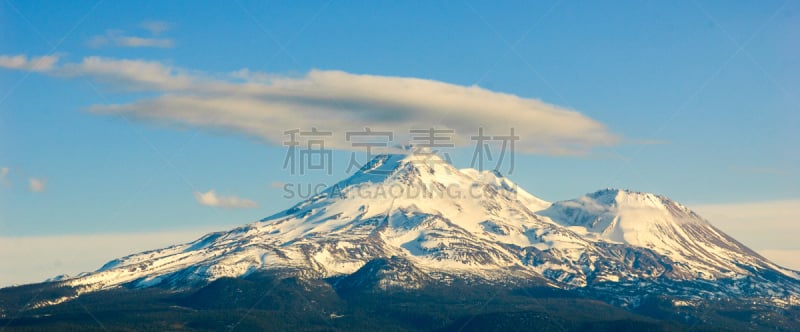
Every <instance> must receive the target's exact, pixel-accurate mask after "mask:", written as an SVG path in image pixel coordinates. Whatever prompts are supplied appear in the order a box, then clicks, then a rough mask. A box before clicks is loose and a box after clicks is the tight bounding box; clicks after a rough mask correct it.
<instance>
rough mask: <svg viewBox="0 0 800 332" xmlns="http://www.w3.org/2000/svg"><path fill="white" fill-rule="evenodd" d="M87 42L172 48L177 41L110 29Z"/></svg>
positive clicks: (93, 45)
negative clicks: (128, 33)
mask: <svg viewBox="0 0 800 332" xmlns="http://www.w3.org/2000/svg"><path fill="white" fill-rule="evenodd" d="M87 44H88V45H89V46H90V47H95V48H98V47H105V46H117V47H157V48H172V47H174V46H175V42H174V41H173V40H172V39H169V38H151V37H138V36H129V35H125V34H124V32H122V31H119V30H108V31H106V34H105V35H101V36H94V37H92V38H91V39H89V41H88V42H87Z"/></svg>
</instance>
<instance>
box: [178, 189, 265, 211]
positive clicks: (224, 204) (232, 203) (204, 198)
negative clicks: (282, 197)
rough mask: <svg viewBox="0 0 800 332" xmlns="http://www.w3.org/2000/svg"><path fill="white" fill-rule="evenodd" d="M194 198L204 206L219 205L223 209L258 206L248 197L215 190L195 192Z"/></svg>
mask: <svg viewBox="0 0 800 332" xmlns="http://www.w3.org/2000/svg"><path fill="white" fill-rule="evenodd" d="M194 198H195V200H197V203H200V204H201V205H205V206H213V207H221V208H225V209H248V208H256V207H258V203H256V202H254V201H251V200H249V199H244V198H239V197H236V196H234V195H230V196H222V195H217V192H216V191H214V190H213V189H212V190H209V191H207V192H204V193H203V192H195V193H194Z"/></svg>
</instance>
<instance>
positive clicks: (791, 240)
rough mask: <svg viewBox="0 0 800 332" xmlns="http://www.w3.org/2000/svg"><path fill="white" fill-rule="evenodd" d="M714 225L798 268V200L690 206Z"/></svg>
mask: <svg viewBox="0 0 800 332" xmlns="http://www.w3.org/2000/svg"><path fill="white" fill-rule="evenodd" d="M692 209H693V210H694V211H697V213H699V214H700V215H701V216H703V217H704V218H706V219H708V220H709V221H710V222H711V223H712V224H714V226H717V227H719V228H720V229H721V230H723V231H724V232H725V233H728V234H729V235H731V236H732V237H733V238H735V239H737V240H739V241H741V242H742V243H744V244H746V245H747V246H749V247H751V248H753V249H754V250H756V251H758V252H759V253H761V254H762V255H764V256H765V257H767V258H769V259H771V260H773V261H775V262H776V263H779V264H783V265H784V266H787V267H790V268H795V269H800V254H798V255H794V256H792V255H790V253H800V242H798V241H797V234H800V199H787V200H776V201H764V202H741V203H725V204H705V205H696V206H692Z"/></svg>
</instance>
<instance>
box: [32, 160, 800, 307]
mask: <svg viewBox="0 0 800 332" xmlns="http://www.w3.org/2000/svg"><path fill="white" fill-rule="evenodd" d="M262 273H268V274H270V275H274V276H279V277H282V278H295V280H305V281H309V282H311V281H321V280H325V282H327V283H329V284H330V285H331V286H332V287H334V289H335V290H337V291H339V292H345V293H353V292H356V293H358V292H365V291H366V292H372V293H374V292H379V293H380V292H396V291H421V290H425V289H428V288H430V287H445V286H447V285H455V284H459V285H462V286H464V285H473V286H474V285H483V286H491V287H501V288H507V289H513V288H518V287H523V286H530V285H536V287H545V288H551V289H561V290H568V291H569V292H571V293H572V294H580V296H584V297H588V298H595V299H601V300H603V301H606V302H610V303H614V304H618V305H622V306H626V307H629V308H637V307H640V306H642V304H643V303H646V301H647V299H648V298H650V297H656V296H668V298H669V300H670V301H673V302H674V303H680V304H684V303H685V304H686V305H689V306H691V305H694V303H696V302H697V301H701V300H707V299H737V298H747V299H754V300H755V301H762V302H763V303H769V304H770V305H776V306H791V305H792V303H798V299H799V298H798V295H799V294H800V282H798V279H799V278H800V275H798V273H797V272H795V271H791V270H787V269H784V268H781V267H779V266H777V265H775V264H773V263H771V262H769V261H767V260H766V259H764V258H763V257H761V256H759V255H757V254H756V253H754V252H753V251H751V250H750V249H748V248H746V247H745V246H743V245H742V244H740V243H739V242H737V241H736V240H734V239H732V238H731V237H729V236H727V235H725V234H724V233H722V232H721V231H720V230H718V229H716V228H715V227H713V226H712V225H711V224H709V223H708V222H707V221H705V220H704V219H702V218H701V217H700V216H698V215H697V214H695V213H694V212H692V211H691V210H689V209H688V208H686V207H685V206H683V205H681V204H679V203H676V202H673V201H671V200H669V199H668V198H666V197H663V196H658V195H654V194H648V193H638V192H631V191H626V190H616V189H607V190H601V191H598V192H595V193H591V194H588V195H585V196H583V197H580V198H577V199H574V200H569V201H563V202H556V203H549V202H546V201H544V200H542V199H539V198H537V197H535V196H533V195H531V194H529V193H528V192H526V191H525V190H523V189H521V188H519V187H518V186H517V185H515V184H514V183H513V182H511V181H510V180H509V179H507V178H505V177H503V176H502V175H500V174H499V173H497V172H488V171H487V172H480V171H477V170H473V169H466V170H458V169H456V168H454V167H453V166H452V165H450V164H448V163H447V162H445V161H444V160H442V159H440V158H438V157H437V156H435V155H429V154H394V155H381V156H378V157H376V158H375V159H374V160H372V161H371V162H370V163H368V164H367V165H365V166H364V167H363V168H362V169H361V170H359V171H358V172H357V173H356V174H354V175H353V176H351V177H349V178H347V179H345V180H343V181H341V182H339V183H338V184H336V185H335V186H333V187H330V188H328V189H327V190H326V191H324V192H322V193H320V194H319V195H316V196H314V197H312V198H310V199H308V200H305V201H302V202H300V203H298V204H296V205H294V206H292V207H291V208H289V209H287V210H285V211H282V212H279V213H276V214H274V215H272V216H269V217H267V218H264V219H263V220H261V221H258V222H254V223H251V224H247V225H244V226H241V227H238V228H235V229H232V230H230V231H223V232H217V233H211V234H208V235H206V236H204V237H202V238H200V239H198V240H197V241H194V242H191V243H186V244H180V245H175V246H171V247H168V248H163V249H158V250H152V251H147V252H143V253H139V254H134V255H130V256H127V257H123V258H120V259H116V260H114V261H111V262H109V263H107V264H106V265H105V266H103V267H102V268H101V269H99V270H98V271H95V272H92V273H88V274H84V275H81V276H78V277H74V278H65V279H62V280H58V281H52V282H50V283H47V284H46V285H47V287H50V288H53V289H56V288H57V289H62V290H64V289H66V290H68V291H62V292H59V293H57V295H54V296H51V297H49V298H40V299H38V300H36V301H35V303H33V304H32V306H35V307H46V306H50V305H54V304H58V303H61V302H65V301H69V300H71V299H73V298H75V297H77V296H81V294H86V293H92V292H96V291H103V290H110V289H115V288H117V287H120V286H122V287H124V288H133V289H143V288H151V287H157V288H158V289H164V288H166V289H173V290H187V289H196V288H198V287H204V286H206V285H209V283H213V282H214V281H215V280H219V279H221V278H244V277H247V276H249V275H254V274H262Z"/></svg>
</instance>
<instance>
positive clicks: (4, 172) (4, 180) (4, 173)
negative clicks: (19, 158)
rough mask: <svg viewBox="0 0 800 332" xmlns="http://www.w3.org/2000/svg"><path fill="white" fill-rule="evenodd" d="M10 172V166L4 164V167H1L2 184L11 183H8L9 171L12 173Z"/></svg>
mask: <svg viewBox="0 0 800 332" xmlns="http://www.w3.org/2000/svg"><path fill="white" fill-rule="evenodd" d="M10 172H11V170H10V169H9V168H8V167H5V166H4V167H3V168H0V184H2V185H4V186H7V185H8V184H9V183H8V173H10Z"/></svg>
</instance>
